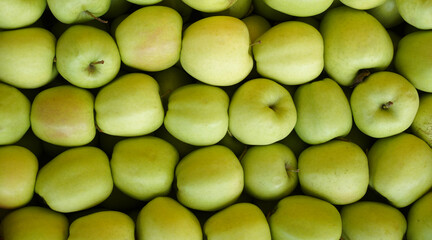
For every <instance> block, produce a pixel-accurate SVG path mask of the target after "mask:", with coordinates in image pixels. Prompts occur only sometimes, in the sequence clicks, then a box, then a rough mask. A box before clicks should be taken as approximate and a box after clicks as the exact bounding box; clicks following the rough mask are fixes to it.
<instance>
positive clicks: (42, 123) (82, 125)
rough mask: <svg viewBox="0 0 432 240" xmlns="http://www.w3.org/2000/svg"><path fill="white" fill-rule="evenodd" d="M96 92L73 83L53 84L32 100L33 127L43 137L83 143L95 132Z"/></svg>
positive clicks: (67, 143)
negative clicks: (55, 85)
mask: <svg viewBox="0 0 432 240" xmlns="http://www.w3.org/2000/svg"><path fill="white" fill-rule="evenodd" d="M93 105H94V96H93V95H92V94H91V93H90V92H89V91H87V90H85V89H82V88H78V87H75V86H72V85H62V86H57V87H51V88H48V89H45V90H43V91H41V92H40V93H39V94H38V95H37V96H36V97H35V99H34V100H33V103H32V106H31V111H30V123H31V129H32V131H33V132H34V134H35V135H36V136H37V137H38V138H40V139H41V140H43V141H45V142H48V143H51V144H55V145H59V146H65V147H72V146H81V145H85V144H88V143H89V142H91V141H92V140H93V139H94V137H95V135H96V127H95V124H94V114H93V111H94V107H93Z"/></svg>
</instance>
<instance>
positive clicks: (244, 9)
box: [202, 0, 252, 18]
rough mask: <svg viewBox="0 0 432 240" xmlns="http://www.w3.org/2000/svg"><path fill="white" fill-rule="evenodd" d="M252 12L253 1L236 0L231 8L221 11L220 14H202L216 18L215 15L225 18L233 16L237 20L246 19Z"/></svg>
mask: <svg viewBox="0 0 432 240" xmlns="http://www.w3.org/2000/svg"><path fill="white" fill-rule="evenodd" d="M251 11H252V0H236V1H235V3H234V4H233V5H231V7H229V8H227V9H225V10H223V11H219V12H211V13H206V12H202V15H203V17H209V16H215V15H223V16H232V17H236V18H244V17H246V16H247V15H248V14H249V13H250V12H251Z"/></svg>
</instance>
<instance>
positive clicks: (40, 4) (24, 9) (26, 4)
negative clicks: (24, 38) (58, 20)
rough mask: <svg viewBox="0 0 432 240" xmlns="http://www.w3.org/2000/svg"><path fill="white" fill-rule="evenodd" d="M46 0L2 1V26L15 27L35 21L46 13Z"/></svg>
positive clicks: (0, 22)
mask: <svg viewBox="0 0 432 240" xmlns="http://www.w3.org/2000/svg"><path fill="white" fill-rule="evenodd" d="M46 6H47V2H46V0H34V1H26V0H5V1H1V2H0V16H1V17H0V28H3V29H15V28H22V27H27V26H29V25H31V24H33V23H35V22H36V21H37V20H38V19H39V18H40V17H41V16H42V14H43V13H44V11H45V8H46Z"/></svg>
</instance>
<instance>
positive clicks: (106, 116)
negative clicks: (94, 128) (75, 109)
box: [95, 73, 164, 137]
mask: <svg viewBox="0 0 432 240" xmlns="http://www.w3.org/2000/svg"><path fill="white" fill-rule="evenodd" d="M95 112H96V123H97V125H98V128H99V129H100V131H102V132H104V133H106V134H110V135H115V136H123V137H132V136H140V135H145V134H149V133H151V132H153V131H155V130H156V129H158V128H159V127H160V126H161V125H162V123H163V119H164V109H163V106H162V101H161V98H160V95H159V85H158V83H157V82H156V80H155V79H154V78H152V77H151V76H149V75H147V74H145V73H128V74H125V75H123V76H120V77H118V78H117V79H115V80H114V81H112V82H110V83H109V84H108V85H105V86H104V87H103V88H102V89H100V91H99V92H98V93H97V95H96V98H95Z"/></svg>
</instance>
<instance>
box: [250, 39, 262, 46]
mask: <svg viewBox="0 0 432 240" xmlns="http://www.w3.org/2000/svg"><path fill="white" fill-rule="evenodd" d="M258 44H261V40H258V41H256V42H253V43H251V45H250V47H253V46H255V45H258Z"/></svg>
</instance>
